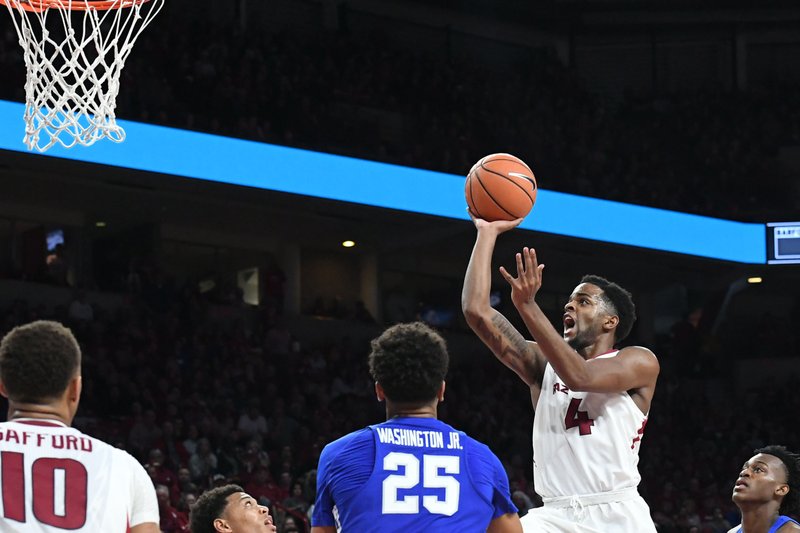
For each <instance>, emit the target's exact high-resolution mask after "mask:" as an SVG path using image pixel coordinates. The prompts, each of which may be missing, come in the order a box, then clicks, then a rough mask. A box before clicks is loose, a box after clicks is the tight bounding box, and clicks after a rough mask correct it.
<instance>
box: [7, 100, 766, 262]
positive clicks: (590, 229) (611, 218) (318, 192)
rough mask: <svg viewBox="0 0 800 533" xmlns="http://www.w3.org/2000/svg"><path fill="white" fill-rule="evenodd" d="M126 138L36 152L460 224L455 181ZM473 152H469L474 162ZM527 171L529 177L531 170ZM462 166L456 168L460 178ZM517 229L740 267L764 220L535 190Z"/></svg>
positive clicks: (314, 158) (11, 144)
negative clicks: (535, 195) (531, 205)
mask: <svg viewBox="0 0 800 533" xmlns="http://www.w3.org/2000/svg"><path fill="white" fill-rule="evenodd" d="M22 115H23V106H22V104H18V103H11V102H4V101H0V124H2V127H0V149H4V150H14V151H20V152H26V151H27V149H26V147H25V145H24V144H23V143H22V138H23V136H24V123H23V121H22ZM118 122H119V124H120V125H121V126H122V127H123V128H125V131H126V133H127V138H126V140H125V142H123V143H121V144H116V143H113V142H109V141H100V142H98V143H96V144H94V145H93V146H91V147H88V148H86V147H81V146H78V147H75V148H72V149H65V148H62V147H61V146H55V147H53V148H51V149H50V150H49V151H48V152H46V153H45V154H44V156H45V157H57V158H64V159H72V160H76V161H86V162H89V163H97V164H101V165H110V166H116V167H126V168H132V169H137V170H144V171H153V172H160V173H164V174H172V175H176V176H184V177H188V178H197V179H203V180H210V181H216V182H222V183H231V184H235V185H244V186H248V187H258V188H262V189H271V190H276V191H282V192H287V193H293V194H302V195H307V196H316V197H320V198H328V199H332V200H341V201H344V202H354V203H359V204H367V205H374V206H378V207H385V208H391V209H399V210H403V211H412V212H415V213H424V214H429V215H438V216H443V217H450V218H458V219H467V218H468V217H467V213H466V203H465V201H464V177H463V176H457V175H453V174H444V173H440V172H432V171H427V170H420V169H416V168H410V167H401V166H397V165H390V164H386V163H378V162H374V161H365V160H361V159H354V158H350V157H342V156H337V155H331V154H324V153H319V152H310V151H306V150H299V149H294V148H287V147H283V146H275V145H270V144H263V143H257V142H253V141H246V140H242V139H233V138H229V137H219V136H216V135H209V134H204V133H197V132H192V131H185V130H178V129H172V128H165V127H162V126H153V125H149V124H141V123H136V122H128V121H124V120H120V121H118ZM481 155H484V154H476V155H475V159H476V160H477V159H478V158H479V157H480V156H481ZM533 166H534V172H535V171H536V168H535V165H533ZM466 170H467V169H465V172H466ZM521 227H522V228H523V229H528V230H534V231H542V232H546V233H554V234H557V235H565V236H568V237H580V238H583V239H592V240H598V241H604V242H610V243H617V244H624V245H630V246H638V247H642V248H651V249H655V250H663V251H667V252H675V253H680V254H688V255H695V256H700V257H709V258H713V259H722V260H726V261H735V262H740V263H765V262H766V232H765V226H764V224H751V223H743V222H735V221H730V220H722V219H716V218H709V217H702V216H697V215H690V214H686V213H678V212H674V211H666V210H663V209H654V208H650V207H643V206H638V205H631V204H624V203H619V202H611V201H606V200H598V199H595V198H588V197H583V196H576V195H572V194H564V193H558V192H553V191H548V190H540V191H539V195H538V198H537V200H536V205H535V206H534V208H533V211H532V212H531V214H530V215H529V216H528V218H527V219H526V220H525V222H523V224H522V226H521Z"/></svg>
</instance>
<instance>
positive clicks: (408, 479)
mask: <svg viewBox="0 0 800 533" xmlns="http://www.w3.org/2000/svg"><path fill="white" fill-rule="evenodd" d="M401 466H402V467H404V468H405V472H404V473H402V474H391V475H390V476H388V477H387V478H386V479H384V480H383V506H382V512H383V514H419V496H416V495H410V494H409V495H405V496H403V497H402V498H399V497H398V491H399V490H400V489H413V488H415V487H417V486H418V485H419V484H420V473H421V474H422V476H421V477H422V487H423V488H426V489H444V499H443V500H440V499H439V498H438V497H436V496H433V495H426V496H423V497H422V506H423V507H425V509H427V510H428V512H430V513H433V514H441V515H445V516H453V515H454V514H456V512H457V511H458V500H459V497H460V492H461V484H460V483H459V482H458V479H456V478H455V477H453V476H456V475H458V474H459V473H460V472H461V465H460V463H459V459H458V457H457V456H454V455H423V456H422V468H420V461H419V459H417V457H416V456H414V455H412V454H410V453H401V452H391V453H388V454H386V456H385V457H384V458H383V469H384V470H387V471H390V472H397V471H399V470H400V467H401ZM440 470H441V471H444V474H445V475H441V474H440Z"/></svg>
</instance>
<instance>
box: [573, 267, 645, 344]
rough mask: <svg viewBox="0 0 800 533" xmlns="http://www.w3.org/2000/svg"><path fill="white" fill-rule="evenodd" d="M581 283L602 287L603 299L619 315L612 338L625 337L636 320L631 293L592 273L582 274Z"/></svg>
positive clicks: (618, 339) (617, 340) (619, 338)
mask: <svg viewBox="0 0 800 533" xmlns="http://www.w3.org/2000/svg"><path fill="white" fill-rule="evenodd" d="M581 283H591V284H592V285H596V286H598V287H600V289H602V291H603V295H602V298H603V301H604V302H605V303H606V304H608V305H609V306H610V307H611V308H612V310H613V311H614V313H616V315H617V316H618V317H619V324H617V329H616V330H615V331H614V340H615V341H616V342H620V341H621V340H623V339H624V338H625V337H627V336H628V335H629V334H630V332H631V329H632V328H633V323H634V322H636V306H635V305H634V304H633V298H632V297H631V293H630V292H628V291H627V290H625V289H623V288H622V287H620V286H619V285H617V284H616V283H614V282H613V281H608V280H607V279H606V278H603V277H600V276H595V275H594V274H587V275H586V276H583V278H581Z"/></svg>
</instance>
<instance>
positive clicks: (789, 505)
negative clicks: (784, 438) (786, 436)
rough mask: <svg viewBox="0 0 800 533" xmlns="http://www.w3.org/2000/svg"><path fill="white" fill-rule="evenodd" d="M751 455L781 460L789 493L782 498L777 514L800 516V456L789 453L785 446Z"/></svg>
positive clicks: (773, 445)
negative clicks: (760, 454)
mask: <svg viewBox="0 0 800 533" xmlns="http://www.w3.org/2000/svg"><path fill="white" fill-rule="evenodd" d="M753 453H754V454H759V453H765V454H767V455H772V456H775V457H777V458H778V459H780V460H781V462H782V463H783V466H784V467H785V468H786V484H787V485H789V492H788V493H786V496H784V497H783V500H782V501H781V508H780V510H779V512H780V513H781V514H784V515H794V516H797V515H798V514H800V455H798V454H796V453H793V452H790V451H789V450H787V449H786V446H778V445H776V444H772V445H770V446H764V447H763V448H758V449H757V450H754V451H753Z"/></svg>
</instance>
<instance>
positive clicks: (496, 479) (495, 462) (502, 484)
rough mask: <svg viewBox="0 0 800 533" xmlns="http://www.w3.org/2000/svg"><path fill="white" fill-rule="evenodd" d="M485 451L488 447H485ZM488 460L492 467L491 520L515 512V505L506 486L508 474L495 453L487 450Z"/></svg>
mask: <svg viewBox="0 0 800 533" xmlns="http://www.w3.org/2000/svg"><path fill="white" fill-rule="evenodd" d="M487 451H489V450H488V448H487ZM489 460H490V462H491V464H492V468H493V483H492V485H493V486H494V493H493V495H492V507H494V514H493V515H492V520H494V519H495V518H497V517H498V516H503V515H504V514H509V513H516V512H517V511H518V509H517V506H516V505H514V502H513V500H512V499H511V489H510V488H509V486H508V474H506V469H505V468H503V464H502V463H501V462H500V459H498V458H497V456H496V455H495V454H493V453H492V452H491V451H489Z"/></svg>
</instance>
